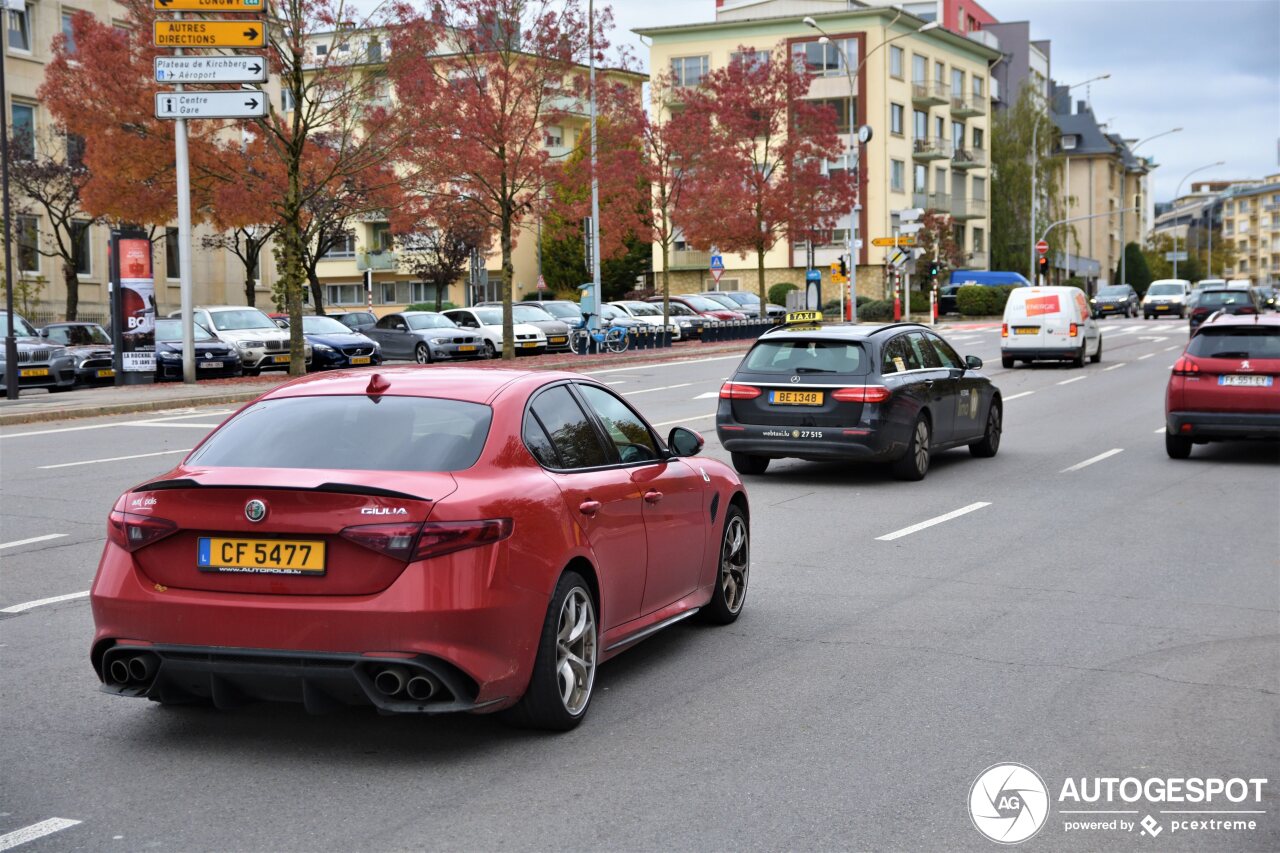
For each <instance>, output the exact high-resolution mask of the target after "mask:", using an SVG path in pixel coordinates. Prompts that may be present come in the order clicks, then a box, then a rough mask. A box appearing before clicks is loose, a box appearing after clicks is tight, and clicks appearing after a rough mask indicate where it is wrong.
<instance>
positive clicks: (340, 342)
mask: <svg viewBox="0 0 1280 853" xmlns="http://www.w3.org/2000/svg"><path fill="white" fill-rule="evenodd" d="M366 332H367V330H366ZM302 335H303V337H305V338H306V339H307V343H309V344H311V369H312V370H330V369H333V368H340V367H362V366H365V365H373V364H382V347H381V346H379V345H378V344H377V342H375V341H374V340H373V339H372V338H370V337H369V336H368V334H366V333H365V332H357V331H356V330H355V329H352V328H351V327H350V326H348V325H346V324H345V323H342V322H340V321H339V320H335V319H334V318H333V317H320V316H316V315H313V314H307V315H305V316H303V318H302Z"/></svg>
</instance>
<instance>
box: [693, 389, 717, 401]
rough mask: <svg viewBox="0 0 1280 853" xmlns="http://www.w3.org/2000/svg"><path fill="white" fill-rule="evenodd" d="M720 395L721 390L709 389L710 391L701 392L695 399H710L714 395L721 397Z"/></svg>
mask: <svg viewBox="0 0 1280 853" xmlns="http://www.w3.org/2000/svg"><path fill="white" fill-rule="evenodd" d="M719 396H720V392H719V391H708V392H707V393H705V394H699V395H698V396H696V397H694V398H693V399H695V400H710V399H711V398H712V397H719Z"/></svg>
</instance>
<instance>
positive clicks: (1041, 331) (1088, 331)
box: [1000, 287, 1102, 367]
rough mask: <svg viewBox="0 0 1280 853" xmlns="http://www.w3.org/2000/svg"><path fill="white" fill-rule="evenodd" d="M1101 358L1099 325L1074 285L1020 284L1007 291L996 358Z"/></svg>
mask: <svg viewBox="0 0 1280 853" xmlns="http://www.w3.org/2000/svg"><path fill="white" fill-rule="evenodd" d="M1086 356H1087V357H1088V358H1089V359H1090V360H1091V361H1093V362H1098V361H1101V360H1102V329H1101V328H1099V326H1098V321H1097V320H1095V319H1093V317H1092V316H1091V314H1090V312H1089V303H1088V302H1087V301H1086V300H1085V296H1084V291H1083V290H1080V289H1079V288H1077V287H1020V288H1018V289H1017V290H1014V291H1012V292H1010V293H1009V301H1008V302H1007V303H1005V306H1004V322H1003V324H1002V325H1001V326H1000V361H1001V363H1002V364H1003V365H1004V366H1005V367H1013V365H1014V363H1015V362H1019V361H1026V362H1031V361H1038V360H1045V361H1069V362H1071V363H1072V365H1073V366H1075V367H1084V360H1085V357H1086Z"/></svg>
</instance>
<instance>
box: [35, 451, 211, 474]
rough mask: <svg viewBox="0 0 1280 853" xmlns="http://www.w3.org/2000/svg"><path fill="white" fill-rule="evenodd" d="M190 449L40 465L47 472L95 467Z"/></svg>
mask: <svg viewBox="0 0 1280 853" xmlns="http://www.w3.org/2000/svg"><path fill="white" fill-rule="evenodd" d="M191 450H192V448H190V447H184V448H183V449H181V450H161V451H159V452H158V453H135V454H134V455H132V456H108V457H107V458H106V459H86V460H84V461H83V462H59V463H58V464H57V465H40V466H38V467H39V469H40V470H41V471H48V470H50V469H53V468H74V467H75V466H77V465H97V464H98V463H99V462H123V461H125V460H126V459H147V458H149V457H151V456H168V455H169V454H171V453H190V452H191Z"/></svg>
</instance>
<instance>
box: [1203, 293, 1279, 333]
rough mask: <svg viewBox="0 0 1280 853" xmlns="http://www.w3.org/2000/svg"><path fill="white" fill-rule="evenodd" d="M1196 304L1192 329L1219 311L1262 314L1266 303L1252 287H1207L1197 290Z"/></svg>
mask: <svg viewBox="0 0 1280 853" xmlns="http://www.w3.org/2000/svg"><path fill="white" fill-rule="evenodd" d="M1196 293H1197V295H1196V304H1195V307H1193V308H1192V309H1191V331H1192V332H1194V331H1195V330H1196V329H1198V328H1200V324H1201V323H1203V322H1204V321H1205V320H1207V319H1209V317H1211V316H1212V315H1214V314H1216V313H1218V312H1219V311H1221V312H1223V313H1224V314H1261V313H1262V312H1263V310H1265V306H1266V303H1264V302H1263V301H1262V296H1261V295H1260V294H1259V293H1258V291H1256V290H1254V289H1253V288H1251V287H1206V288H1204V289H1202V290H1199V291H1197V292H1196Z"/></svg>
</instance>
